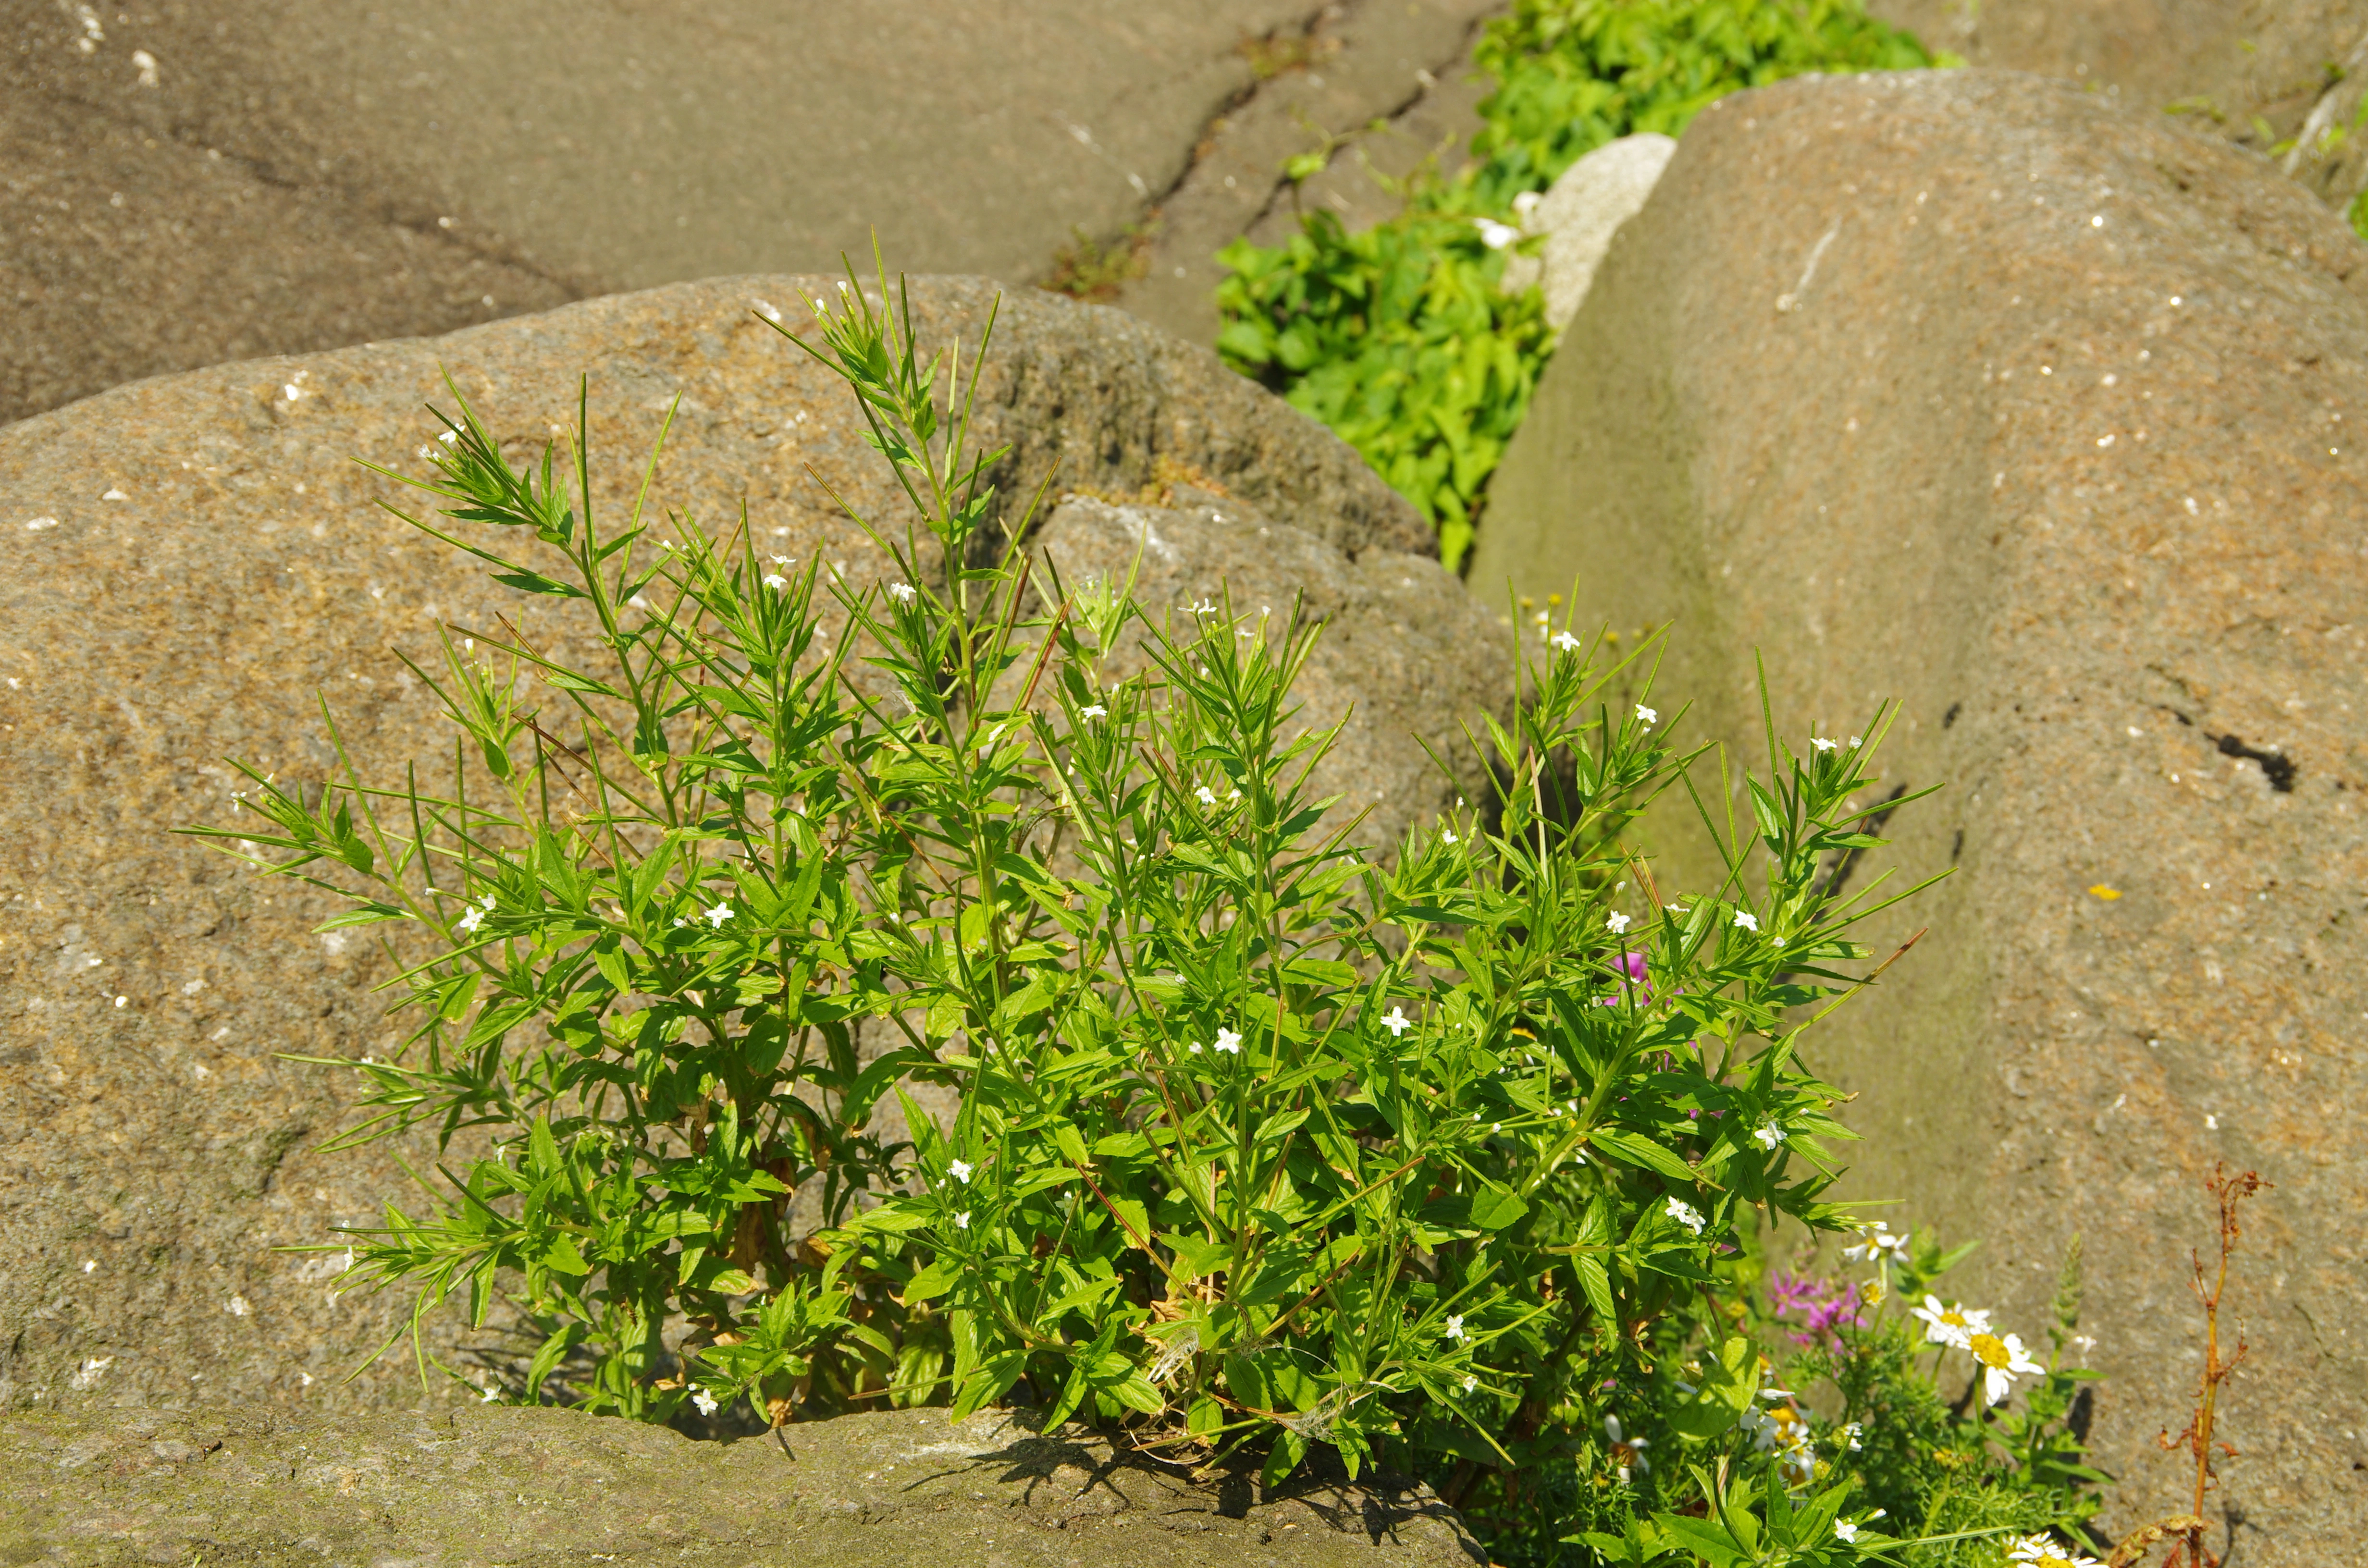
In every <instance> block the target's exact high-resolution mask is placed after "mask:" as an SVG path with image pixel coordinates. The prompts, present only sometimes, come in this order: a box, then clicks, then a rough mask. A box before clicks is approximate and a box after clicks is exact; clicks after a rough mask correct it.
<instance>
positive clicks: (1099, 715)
mask: <svg viewBox="0 0 2368 1568" xmlns="http://www.w3.org/2000/svg"><path fill="white" fill-rule="evenodd" d="M1077 717H1078V718H1080V719H1107V718H1109V717H1110V710H1109V709H1107V708H1105V707H1103V706H1102V705H1101V704H1100V703H1099V702H1088V703H1087V704H1086V705H1085V706H1084V707H1083V708H1080V709H1078V710H1077Z"/></svg>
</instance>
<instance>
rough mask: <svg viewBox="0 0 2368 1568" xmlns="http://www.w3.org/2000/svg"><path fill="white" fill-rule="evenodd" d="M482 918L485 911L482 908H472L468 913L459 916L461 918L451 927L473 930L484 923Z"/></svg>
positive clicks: (458, 929) (460, 929)
mask: <svg viewBox="0 0 2368 1568" xmlns="http://www.w3.org/2000/svg"><path fill="white" fill-rule="evenodd" d="M484 919H485V912H484V910H482V909H472V910H471V911H469V913H468V914H466V915H462V916H461V918H460V919H459V920H458V921H456V922H455V923H454V924H453V926H452V928H453V929H454V930H456V931H474V930H475V929H476V928H477V927H478V926H481V925H483V924H484Z"/></svg>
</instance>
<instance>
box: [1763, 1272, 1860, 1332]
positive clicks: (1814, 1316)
mask: <svg viewBox="0 0 2368 1568" xmlns="http://www.w3.org/2000/svg"><path fill="white" fill-rule="evenodd" d="M1768 1301H1769V1304H1770V1306H1771V1307H1773V1308H1774V1309H1775V1312H1776V1315H1777V1316H1778V1317H1779V1318H1782V1317H1784V1316H1786V1315H1787V1314H1791V1315H1793V1316H1796V1317H1798V1318H1799V1320H1800V1323H1801V1327H1800V1329H1798V1330H1795V1331H1793V1332H1792V1333H1790V1334H1789V1335H1787V1337H1788V1338H1790V1339H1791V1340H1792V1341H1793V1344H1795V1345H1834V1344H1838V1343H1839V1341H1840V1339H1841V1331H1842V1330H1843V1329H1846V1328H1863V1327H1865V1326H1866V1318H1865V1316H1864V1315H1863V1312H1864V1307H1863V1303H1862V1301H1861V1298H1860V1296H1859V1293H1858V1290H1856V1288H1854V1287H1853V1286H1852V1285H1851V1284H1850V1281H1848V1280H1846V1279H1813V1278H1810V1277H1809V1276H1807V1275H1805V1274H1782V1273H1779V1274H1770V1276H1769V1277H1768Z"/></svg>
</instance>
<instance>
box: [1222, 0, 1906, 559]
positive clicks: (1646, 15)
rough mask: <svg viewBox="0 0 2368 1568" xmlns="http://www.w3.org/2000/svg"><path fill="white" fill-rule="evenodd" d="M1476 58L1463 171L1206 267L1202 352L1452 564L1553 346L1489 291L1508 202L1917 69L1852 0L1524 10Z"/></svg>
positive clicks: (1559, 5)
mask: <svg viewBox="0 0 2368 1568" xmlns="http://www.w3.org/2000/svg"><path fill="white" fill-rule="evenodd" d="M1475 58H1476V59H1477V61H1478V62H1479V64H1480V65H1481V67H1482V68H1483V69H1484V70H1486V72H1487V73H1488V74H1490V75H1491V76H1492V77H1493V78H1494V79H1495V81H1496V90H1495V91H1494V92H1493V93H1491V94H1490V95H1489V97H1487V98H1486V99H1485V100H1484V101H1483V102H1482V104H1481V106H1480V112H1481V117H1482V119H1483V121H1484V124H1483V127H1482V129H1481V131H1480V132H1479V134H1478V135H1477V136H1475V137H1474V139H1473V142H1472V149H1471V151H1472V158H1473V162H1472V163H1470V164H1469V165H1466V166H1464V167H1463V168H1462V169H1461V170H1459V171H1457V172H1456V173H1454V174H1453V175H1452V176H1443V175H1441V174H1440V173H1438V172H1437V171H1436V170H1425V171H1421V172H1418V173H1417V175H1416V176H1413V177H1412V178H1410V179H1408V180H1407V181H1406V182H1404V183H1403V184H1402V185H1400V186H1398V187H1395V190H1396V194H1397V195H1398V196H1399V198H1400V202H1401V209H1400V211H1399V213H1398V215H1397V216H1396V217H1395V218H1393V219H1391V220H1390V221H1388V222H1383V223H1381V224H1379V225H1376V226H1375V227H1374V228H1372V229H1370V230H1368V231H1366V232H1364V233H1355V234H1352V233H1349V232H1348V230H1347V229H1346V228H1345V227H1344V226H1343V225H1342V224H1341V223H1340V222H1339V221H1338V219H1337V218H1335V217H1333V216H1332V215H1331V214H1330V213H1328V212H1324V211H1320V210H1319V211H1316V212H1313V213H1309V214H1307V215H1305V216H1304V218H1303V219H1302V221H1301V228H1300V232H1299V233H1297V234H1295V235H1293V236H1292V238H1291V239H1290V240H1288V241H1287V242H1285V243H1284V244H1281V245H1280V246H1272V247H1269V246H1260V245H1256V244H1250V243H1249V242H1248V241H1247V240H1237V241H1235V243H1234V244H1231V245H1229V246H1227V247H1226V248H1225V249H1224V251H1223V252H1221V253H1220V254H1219V256H1218V258H1217V259H1218V260H1219V261H1220V262H1221V263H1222V264H1223V265H1224V267H1226V268H1227V269H1228V271H1229V273H1230V274H1231V276H1229V277H1227V278H1225V279H1224V282H1222V283H1221V284H1220V285H1219V287H1218V291H1217V305H1218V309H1219V311H1220V312H1221V313H1222V314H1223V316H1224V326H1223V328H1222V330H1221V332H1220V334H1219V336H1218V340H1217V347H1218V351H1219V352H1220V353H1221V354H1223V355H1224V357H1225V358H1226V360H1227V362H1229V363H1230V364H1232V365H1233V366H1234V367H1235V369H1238V370H1241V371H1242V372H1243V373H1244V374H1247V375H1250V376H1255V377H1257V378H1258V380H1260V381H1263V382H1264V383H1265V384H1266V385H1268V386H1269V387H1270V388H1272V389H1273V390H1275V391H1276V392H1281V394H1282V395H1284V396H1285V397H1287V398H1289V399H1290V400H1291V402H1292V403H1293V404H1294V405H1296V406H1297V407H1299V408H1301V409H1303V410H1304V411H1305V412H1306V413H1308V414H1311V415H1315V417H1316V418H1318V419H1320V420H1322V421H1324V423H1325V424H1326V425H1328V426H1331V427H1332V428H1333V429H1334V430H1335V431H1337V432H1338V434H1339V436H1340V437H1341V438H1342V439H1343V440H1346V441H1347V442H1349V445H1351V446H1353V447H1355V448H1356V449H1358V450H1359V451H1360V452H1361V453H1363V454H1364V456H1365V458H1366V460H1368V461H1369V462H1371V463H1372V465H1373V467H1374V468H1375V469H1376V470H1377V471H1378V472H1380V473H1381V474H1382V476H1383V478H1385V479H1387V480H1388V481H1389V482H1390V483H1392V484H1393V485H1395V486H1396V487H1397V489H1398V490H1399V491H1400V492H1401V493H1402V494H1405V495H1406V498H1407V499H1409V500H1411V501H1412V502H1414V504H1415V505H1416V506H1418V507H1420V508H1421V509H1422V511H1423V514H1424V515H1425V516H1426V517H1429V519H1430V521H1431V523H1432V525H1433V526H1434V527H1435V528H1438V529H1439V536H1440V554H1441V556H1442V558H1443V559H1444V560H1445V561H1446V562H1447V563H1448V564H1449V565H1450V566H1451V567H1453V566H1454V565H1456V564H1457V563H1458V562H1460V561H1461V560H1462V559H1463V553H1464V551H1466V550H1468V549H1469V548H1470V545H1471V540H1472V537H1473V532H1474V529H1475V528H1477V527H1478V525H1479V519H1480V515H1481V513H1482V511H1483V510H1484V508H1485V506H1486V494H1487V483H1488V477H1489V475H1490V474H1491V473H1493V472H1495V470H1496V467H1497V462H1498V461H1499V460H1501V459H1502V457H1503V455H1504V450H1505V447H1506V444H1507V443H1508V441H1509V440H1510V439H1511V438H1512V434H1513V432H1514V431H1515V430H1516V429H1518V428H1520V423H1521V420H1522V417H1523V416H1524V415H1526V414H1527V412H1528V409H1529V403H1530V398H1531V394H1532V393H1533V392H1535V390H1536V387H1537V381H1538V377H1539V375H1540V373H1541V372H1542V371H1543V368H1544V365H1545V361H1546V359H1547V357H1548V356H1549V355H1550V354H1551V353H1552V352H1553V347H1554V338H1553V334H1552V333H1551V332H1550V331H1549V330H1548V328H1547V325H1546V323H1545V318H1544V310H1543V300H1542V299H1541V298H1540V296H1539V294H1538V292H1537V291H1536V290H1534V289H1531V290H1522V291H1521V292H1520V293H1519V294H1517V295H1514V296H1510V297H1508V296H1507V295H1506V294H1505V293H1504V291H1503V289H1502V282H1503V273H1504V265H1505V256H1506V253H1507V251H1508V249H1509V248H1511V247H1512V246H1514V245H1516V244H1521V243H1523V242H1522V239H1521V235H1520V204H1521V202H1522V199H1523V198H1524V197H1525V196H1526V195H1528V194H1529V193H1531V192H1536V191H1542V190H1543V189H1544V188H1545V187H1547V186H1549V185H1551V184H1552V183H1553V182H1554V177H1555V176H1557V175H1559V174H1561V173H1562V172H1563V170H1564V169H1565V168H1567V167H1569V166H1570V165H1571V164H1573V163H1574V162H1576V161H1577V159H1578V158H1579V157H1580V156H1581V155H1583V154H1585V153H1588V152H1591V151H1593V150H1594V149H1595V148H1597V147H1600V146H1601V145H1602V144H1603V143H1605V142H1610V141H1612V140H1614V139H1615V138H1618V137H1622V136H1626V135H1630V134H1632V133H1634V132H1636V131H1660V132H1663V133H1665V134H1668V135H1671V136H1674V135H1677V134H1678V133H1679V132H1680V131H1683V130H1684V129H1685V126H1686V124H1687V122H1688V121H1689V120H1691V119H1692V118H1693V116H1694V115H1695V114H1697V113H1699V112H1700V111H1701V110H1702V109H1703V108H1706V107H1708V106H1709V105H1710V104H1711V103H1713V101H1715V100H1716V99H1718V98H1719V97H1723V96H1725V94H1727V93H1731V92H1735V91H1736V90H1738V89H1740V88H1743V87H1751V86H1759V85H1764V84H1766V83H1769V82H1772V81H1776V80H1778V79H1780V78H1782V77H1784V76H1791V75H1797V74H1802V73H1804V72H1811V71H1867V70H1900V69H1908V68H1913V67H1918V66H1924V65H1930V64H1931V63H1933V61H1932V59H1931V57H1930V56H1928V55H1927V54H1926V53H1925V51H1923V49H1922V48H1921V47H1920V46H1918V44H1917V42H1916V40H1914V39H1913V38H1911V37H1909V36H1908V35H1907V34H1906V33H1904V32H1900V31H1898V30H1896V29H1895V28H1889V27H1886V26H1885V25H1884V24H1883V23H1880V22H1877V21H1874V20H1873V19H1871V18H1870V17H1867V16H1866V15H1865V13H1864V11H1863V9H1862V8H1861V6H1860V5H1859V3H1858V0H1520V4H1518V5H1516V6H1514V7H1513V9H1512V10H1511V11H1510V12H1509V13H1508V14H1507V15H1506V16H1503V17H1498V18H1497V20H1495V21H1493V22H1491V23H1489V24H1488V28H1487V29H1486V32H1485V33H1484V34H1483V37H1482V40H1481V43H1480V46H1479V49H1478V51H1477V52H1476V56H1475ZM1329 151H1330V148H1329V146H1328V145H1327V146H1326V149H1325V152H1326V153H1327V154H1328V153H1329ZM1294 177H1296V175H1295V172H1294Z"/></svg>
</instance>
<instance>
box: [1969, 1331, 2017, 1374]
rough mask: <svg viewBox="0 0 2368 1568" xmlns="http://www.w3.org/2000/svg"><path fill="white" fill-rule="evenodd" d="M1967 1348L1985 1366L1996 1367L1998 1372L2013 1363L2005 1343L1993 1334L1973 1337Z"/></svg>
mask: <svg viewBox="0 0 2368 1568" xmlns="http://www.w3.org/2000/svg"><path fill="white" fill-rule="evenodd" d="M1968 1348H1969V1349H1971V1350H1972V1351H1973V1353H1974V1354H1975V1356H1976V1357H1978V1358H1981V1361H1982V1363H1983V1364H1984V1365H1985V1366H1990V1367H1996V1368H1997V1369H1998V1370H2000V1371H2004V1370H2006V1369H2007V1368H2008V1367H2009V1366H2010V1365H2012V1364H2013V1362H2014V1358H2013V1357H2012V1356H2010V1355H2009V1354H2008V1353H2007V1348H2006V1341H2005V1340H2003V1339H2000V1338H1999V1337H1998V1335H1995V1334H1977V1335H1974V1337H1973V1341H1972V1343H1971V1345H1970V1346H1968Z"/></svg>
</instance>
